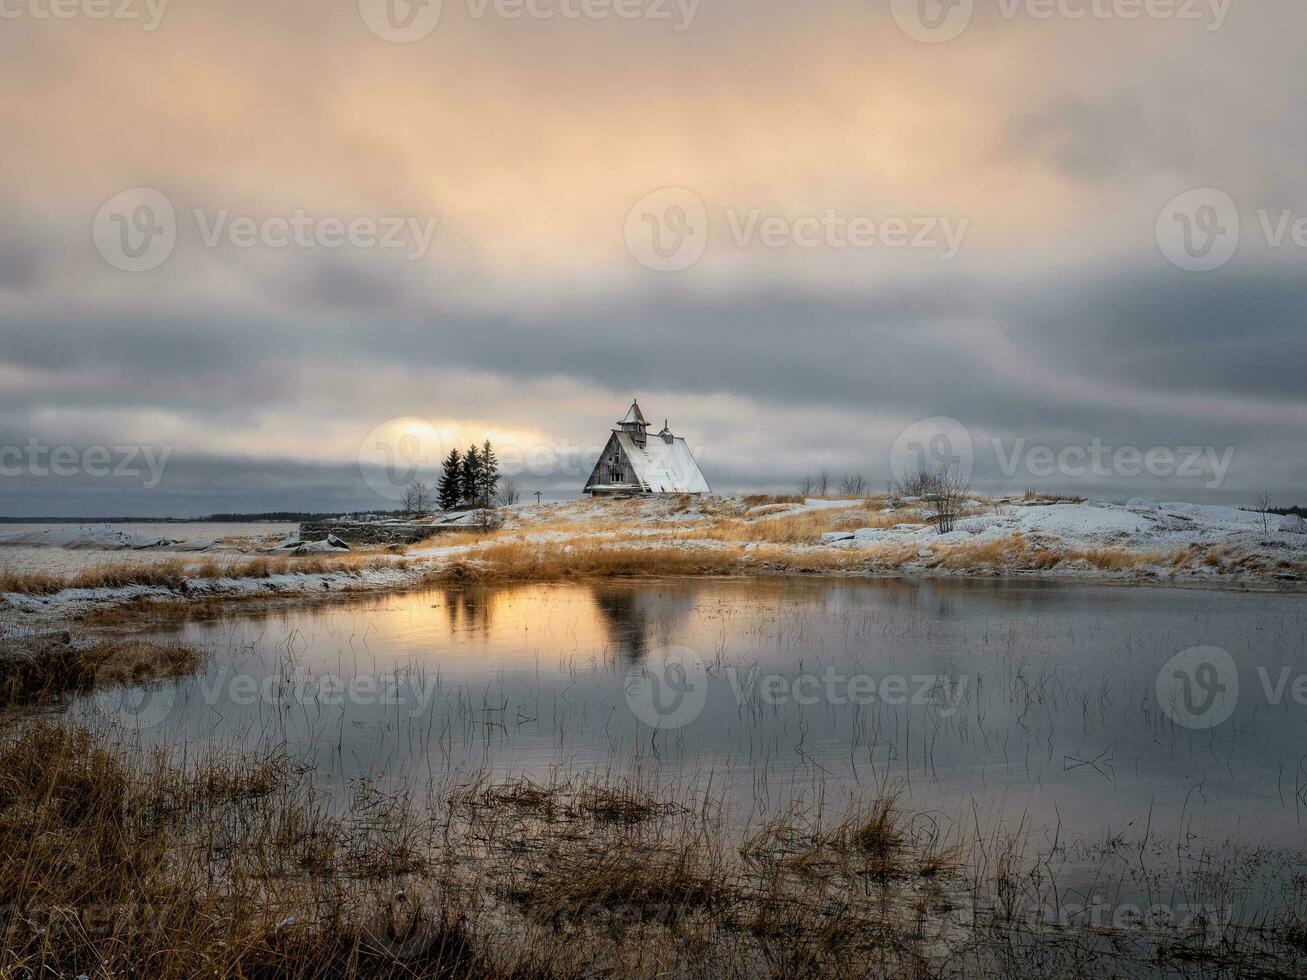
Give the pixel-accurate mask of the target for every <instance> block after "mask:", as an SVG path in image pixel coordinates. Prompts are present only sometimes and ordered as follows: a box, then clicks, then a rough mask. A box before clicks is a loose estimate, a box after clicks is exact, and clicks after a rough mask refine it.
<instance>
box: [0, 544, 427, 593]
mask: <svg viewBox="0 0 1307 980" xmlns="http://www.w3.org/2000/svg"><path fill="white" fill-rule="evenodd" d="M410 564H411V562H410V561H409V560H408V559H405V558H393V557H387V556H386V555H384V554H378V553H375V552H351V551H343V552H341V553H340V554H334V555H333V554H327V555H259V556H257V557H253V558H249V557H239V558H231V559H227V560H223V559H216V558H204V559H181V558H176V559H170V560H168V561H164V562H158V563H154V564H140V563H133V562H111V563H106V564H102V565H98V566H96V567H95V568H90V569H87V570H85V571H82V572H76V573H73V574H71V575H52V574H49V573H45V572H16V571H12V570H6V571H4V572H0V593H3V592H16V593H18V594H20V595H53V594H55V593H58V592H61V591H63V590H64V589H120V588H125V587H127V586H131V585H142V586H147V587H154V588H163V589H170V590H172V591H185V589H186V588H187V587H188V583H189V582H193V581H197V580H201V579H224V578H225V579H242V578H253V579H261V578H268V577H269V576H271V575H293V574H300V575H321V574H326V573H330V572H340V571H353V572H359V571H364V570H369V569H376V568H407V567H409V566H410Z"/></svg>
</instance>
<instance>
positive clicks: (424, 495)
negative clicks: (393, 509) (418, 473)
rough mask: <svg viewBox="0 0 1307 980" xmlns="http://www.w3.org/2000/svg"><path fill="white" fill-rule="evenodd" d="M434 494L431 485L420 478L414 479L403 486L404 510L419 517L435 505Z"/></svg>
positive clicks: (427, 512)
mask: <svg viewBox="0 0 1307 980" xmlns="http://www.w3.org/2000/svg"><path fill="white" fill-rule="evenodd" d="M435 502H436V496H435V494H434V493H433V492H432V490H431V487H430V486H429V485H427V484H425V483H423V482H422V481H421V480H414V481H413V482H412V483H410V484H409V485H408V486H407V487H405V488H404V511H405V513H408V514H416V515H417V516H419V517H421V516H423V515H424V514H429V513H431V508H432V507H433V506H435Z"/></svg>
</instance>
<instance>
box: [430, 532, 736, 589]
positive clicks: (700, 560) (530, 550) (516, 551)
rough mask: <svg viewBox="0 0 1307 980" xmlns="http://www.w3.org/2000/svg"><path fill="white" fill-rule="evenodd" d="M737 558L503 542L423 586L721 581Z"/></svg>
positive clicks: (724, 553)
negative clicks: (652, 578)
mask: <svg viewBox="0 0 1307 980" xmlns="http://www.w3.org/2000/svg"><path fill="white" fill-rule="evenodd" d="M739 557H740V552H739V551H736V550H730V549H707V548H704V549H697V550H695V549H688V548H669V547H660V546H654V547H650V548H639V547H622V546H618V547H605V546H603V545H600V544H596V543H593V542H578V543H554V542H549V543H536V542H527V541H501V542H495V543H493V544H489V545H486V546H485V547H483V548H478V549H476V550H474V551H471V552H469V553H468V554H467V555H465V556H463V557H460V558H457V559H455V560H454V561H452V562H450V563H449V564H448V565H446V566H445V567H444V568H442V569H440V570H438V571H436V572H432V573H431V574H429V575H428V576H427V577H426V580H427V581H428V582H437V583H438V582H451V581H452V582H463V581H475V582H490V581H494V582H541V581H556V580H563V579H569V578H624V577H631V576H644V575H725V574H729V573H731V572H733V571H735V570H736V569H737V568H738V562H739Z"/></svg>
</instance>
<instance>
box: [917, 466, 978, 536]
mask: <svg viewBox="0 0 1307 980" xmlns="http://www.w3.org/2000/svg"><path fill="white" fill-rule="evenodd" d="M928 475H929V481H928V483H927V486H928V487H929V490H928V491H927V492H926V493H923V494H921V497H922V499H923V500H925V502H926V517H927V519H928V520H930V521H932V522H933V523H934V525H935V530H936V531H938V532H939V533H940V534H948V533H949V532H950V531H952V530H953V528H954V526H955V525H956V524H957V520H958V518H959V517H960V516H961V514H962V508H963V506H964V505H965V504H966V502H967V498H968V497H969V496H970V494H971V483H970V482H969V481H968V480H967V479H966V477H964V476H963V475H962V472H961V471H960V470H959V469H957V468H956V467H947V468H941V469H939V470H937V471H936V472H934V473H931V474H928Z"/></svg>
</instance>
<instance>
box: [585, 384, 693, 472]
mask: <svg viewBox="0 0 1307 980" xmlns="http://www.w3.org/2000/svg"><path fill="white" fill-rule="evenodd" d="M585 492H586V493H618V494H647V493H709V492H710V490H709V487H708V481H707V480H705V479H704V478H703V474H702V473H701V472H700V471H699V464H698V463H696V462H695V461H694V456H693V454H691V452H690V447H689V446H687V445H686V444H685V440H684V439H682V438H681V437H679V436H674V435H672V431H671V429H669V428H668V427H667V423H666V421H664V422H663V430H662V431H661V432H658V433H656V434H654V435H652V436H651V435H649V423H648V422H646V421H645V420H644V415H643V413H641V411H640V403H639V402H638V401H633V402H631V409H630V411H628V412H627V413H626V418H624V419H622V421H620V422H618V423H617V428H615V429H614V430H613V432H612V435H610V436H609V437H608V444H607V445H606V446H604V451H603V452H602V453H600V454H599V462H598V463H596V464H595V468H594V472H592V473H591V474H590V479H589V480H587V481H586V484H585Z"/></svg>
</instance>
